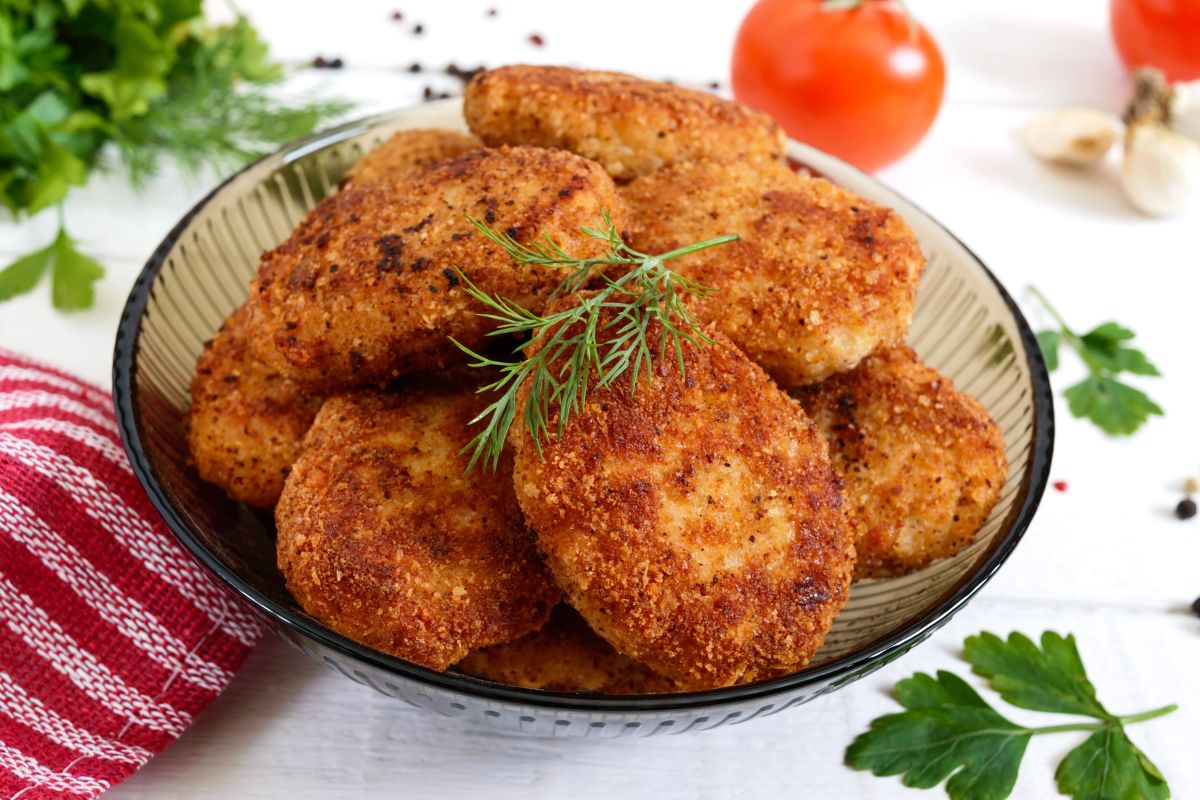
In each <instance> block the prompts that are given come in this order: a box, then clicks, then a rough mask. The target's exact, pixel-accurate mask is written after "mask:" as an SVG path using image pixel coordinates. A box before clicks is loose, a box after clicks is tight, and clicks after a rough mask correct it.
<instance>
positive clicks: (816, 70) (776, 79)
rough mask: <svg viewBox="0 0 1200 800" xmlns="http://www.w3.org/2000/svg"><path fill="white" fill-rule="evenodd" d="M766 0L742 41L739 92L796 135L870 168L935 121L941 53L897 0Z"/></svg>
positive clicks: (736, 68)
mask: <svg viewBox="0 0 1200 800" xmlns="http://www.w3.org/2000/svg"><path fill="white" fill-rule="evenodd" d="M823 5H824V2H823V0H760V2H759V3H758V4H757V5H755V6H754V7H753V8H752V9H750V13H749V14H747V15H746V19H745V20H744V21H743V22H742V27H741V29H740V30H739V31H738V34H737V40H736V41H735V43H734V46H733V93H734V96H735V97H737V99H738V100H740V101H741V102H743V103H745V104H746V105H748V106H751V107H753V108H757V109H759V110H761V111H765V112H767V113H768V114H770V115H771V116H772V117H774V118H775V119H776V120H778V122H779V124H780V125H782V126H783V128H784V130H786V131H787V132H788V135H789V136H791V137H792V138H794V139H798V140H800V141H802V142H807V143H808V144H811V145H814V146H816V147H819V148H821V149H822V150H826V151H828V152H830V153H833V154H834V155H836V156H839V157H841V158H843V159H845V160H846V161H849V162H850V163H852V164H854V165H856V166H858V167H860V168H861V169H865V170H874V169H878V168H879V167H882V166H884V165H886V164H890V163H891V162H893V161H895V160H896V159H898V158H900V157H901V156H902V155H904V154H905V153H907V152H908V151H909V150H911V149H912V148H913V147H915V146H916V144H917V142H919V141H921V138H922V137H923V136H924V135H925V133H926V132H927V131H928V130H929V126H931V125H932V124H933V120H934V118H935V117H936V116H937V113H938V108H939V107H940V106H941V104H942V90H943V89H944V87H945V83H946V72H945V67H944V65H943V63H942V54H941V52H940V51H939V50H938V47H937V45H936V44H935V43H934V41H933V39H932V37H930V35H929V33H928V32H927V31H926V30H925V29H924V28H923V27H921V26H920V25H916V26H915V27H914V28H910V27H909V20H908V17H907V16H906V15H905V13H904V10H903V9H902V8H901V7H900V6H899V5H898V4H897V3H895V2H892V1H891V0H864V2H862V3H861V4H860V5H858V6H857V7H854V8H849V9H847V8H841V9H835V8H824V7H823Z"/></svg>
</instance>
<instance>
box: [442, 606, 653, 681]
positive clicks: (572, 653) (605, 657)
mask: <svg viewBox="0 0 1200 800" xmlns="http://www.w3.org/2000/svg"><path fill="white" fill-rule="evenodd" d="M457 669H458V670H460V671H462V672H466V673H468V674H470V675H477V676H479V677H481V678H487V679H488V680H491V681H496V682H497V683H504V684H508V685H509V686H520V687H522V688H525V689H542V690H545V691H550V692H593V693H598V694H662V693H666V692H673V691H675V686H674V684H673V683H671V681H669V680H667V679H666V678H664V677H663V676H661V675H658V674H656V673H655V672H654V671H653V670H651V669H650V668H649V667H647V666H645V665H644V664H639V663H638V662H636V661H634V660H633V659H631V658H627V657H625V656H623V655H621V654H620V653H618V652H617V651H616V650H613V648H612V645H610V644H609V643H608V642H606V641H604V640H603V639H601V638H600V637H599V636H597V635H596V633H595V632H594V631H593V630H592V629H591V628H589V627H588V624H587V623H586V622H584V620H583V617H581V616H579V613H578V612H577V611H575V609H573V608H571V607H570V606H568V605H566V604H565V603H560V604H559V605H558V606H557V607H556V608H555V609H554V612H553V613H552V614H551V615H550V621H549V622H547V623H546V624H545V625H543V626H542V627H541V628H540V629H539V630H537V631H534V632H533V633H531V634H529V635H528V636H523V637H521V638H520V639H517V640H516V641H514V642H509V643H508V644H498V645H493V646H492V647H485V648H482V649H480V650H475V651H474V652H472V653H471V654H470V655H468V656H467V657H466V658H465V659H463V660H462V661H460V662H459V663H458V665H457Z"/></svg>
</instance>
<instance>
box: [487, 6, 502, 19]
mask: <svg viewBox="0 0 1200 800" xmlns="http://www.w3.org/2000/svg"><path fill="white" fill-rule="evenodd" d="M499 13H500V11H499V10H498V9H495V8H489V9H488V10H487V15H488V16H489V17H494V16H496V15H497V14H499Z"/></svg>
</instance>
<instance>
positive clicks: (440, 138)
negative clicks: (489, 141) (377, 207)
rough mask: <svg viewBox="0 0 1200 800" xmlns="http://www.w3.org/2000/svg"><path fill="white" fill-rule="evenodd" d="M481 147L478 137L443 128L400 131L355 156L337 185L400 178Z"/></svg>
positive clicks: (396, 179)
mask: <svg viewBox="0 0 1200 800" xmlns="http://www.w3.org/2000/svg"><path fill="white" fill-rule="evenodd" d="M481 147H483V142H481V141H479V139H477V138H475V137H474V136H472V135H471V134H469V133H461V132H459V131H451V130H445V129H443V128H424V129H418V130H409V131H400V132H399V133H397V134H394V135H393V136H392V137H391V138H390V139H388V140H387V141H385V142H384V143H383V144H381V145H379V147H376V148H375V149H374V150H372V151H371V152H369V153H367V154H366V155H364V156H363V157H362V158H361V159H359V161H358V163H357V164H355V165H354V166H353V167H351V168H350V169H349V170H348V171H347V172H346V174H345V176H344V177H343V178H342V180H341V183H340V184H339V185H340V186H341V187H342V188H345V187H347V186H366V185H368V184H372V183H385V182H387V181H398V180H404V179H405V178H408V177H409V176H411V175H412V174H413V173H414V172H420V171H421V170H423V169H426V168H428V167H430V166H431V165H433V164H436V163H437V162H439V161H445V160H447V159H450V158H456V157H458V156H461V155H463V154H464V153H469V152H471V151H472V150H478V149H480V148H481Z"/></svg>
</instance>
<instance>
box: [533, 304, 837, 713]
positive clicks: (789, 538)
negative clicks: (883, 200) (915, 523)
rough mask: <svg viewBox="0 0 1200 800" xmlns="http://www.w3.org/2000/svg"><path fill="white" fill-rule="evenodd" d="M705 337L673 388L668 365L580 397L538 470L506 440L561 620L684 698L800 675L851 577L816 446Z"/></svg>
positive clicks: (751, 373) (727, 351)
mask: <svg viewBox="0 0 1200 800" xmlns="http://www.w3.org/2000/svg"><path fill="white" fill-rule="evenodd" d="M551 308H552V309H553V308H556V305H552V306H551ZM712 333H713V336H714V337H715V338H716V343H715V344H712V345H709V346H707V347H705V348H704V349H703V350H697V349H696V348H694V347H691V346H687V345H685V346H684V349H683V359H684V372H681V371H680V369H679V366H678V365H677V363H676V360H675V359H674V358H670V357H668V358H664V359H659V360H656V361H655V363H654V379H653V383H651V384H647V383H645V380H644V379H645V376H644V373H643V381H642V382H641V383H640V384H639V386H638V387H637V390H636V392H634V391H631V387H630V384H629V380H628V377H625V378H623V379H621V380H618V381H617V382H616V383H614V384H612V386H611V387H610V388H603V389H598V388H593V389H592V390H590V391H589V392H588V395H587V405H586V407H585V409H584V410H583V411H582V412H578V413H576V414H573V415H572V416H571V417H570V421H569V423H568V424H567V426H566V428H565V431H564V433H563V435H562V438H561V439H560V440H558V441H554V442H550V443H544V444H543V447H542V451H543V453H544V456H545V458H544V460H543V459H541V458H539V457H538V454H537V452H536V451H535V449H534V447H533V441H532V440H531V439H530V437H529V434H528V432H527V431H526V430H525V429H524V428H519V427H517V426H514V435H513V437H512V438H513V440H514V444H515V446H516V461H515V468H514V472H513V478H514V481H515V483H516V489H517V498H518V500H519V501H520V503H521V508H522V509H523V510H524V511H525V516H526V519H527V520H528V522H529V524H530V525H531V526H532V527H533V529H534V530H535V531H536V532H537V536H538V544H539V546H540V547H541V549H542V551H543V552H544V553H545V554H546V556H547V562H548V563H549V564H550V567H551V570H552V571H553V572H554V576H555V578H556V579H557V580H558V582H559V585H560V586H562V588H563V590H564V591H565V593H566V594H567V596H568V597H569V598H570V602H571V604H572V605H573V606H575V608H576V609H578V610H579V612H580V613H581V614H582V615H583V617H584V618H585V619H586V620H587V622H588V624H589V625H591V626H592V627H593V628H594V629H595V630H596V632H597V633H599V634H600V635H601V636H603V637H604V638H605V639H607V640H608V641H609V642H610V643H611V644H612V645H613V646H614V647H615V648H616V649H617V650H618V651H619V652H621V653H623V654H625V655H627V656H629V657H631V658H634V659H636V660H638V661H641V662H643V663H645V664H647V665H648V666H649V667H651V668H652V669H654V670H655V671H656V672H659V673H661V674H663V675H665V676H667V677H668V678H671V679H672V680H674V681H675V682H676V683H678V684H679V685H680V687H681V688H683V689H705V688H711V687H718V686H728V685H731V684H733V683H736V682H738V681H749V680H755V679H756V678H759V677H764V676H767V675H774V674H777V673H779V672H780V671H790V670H794V669H797V668H799V667H801V666H803V665H804V664H805V663H806V662H807V661H808V659H809V658H810V657H811V656H812V654H813V652H814V651H815V650H816V649H817V648H818V647H819V646H820V644H821V641H822V640H823V638H824V636H825V633H826V632H827V631H828V629H829V626H830V624H831V622H832V621H833V617H834V615H835V614H836V613H837V612H838V611H839V610H840V609H841V608H842V606H843V605H844V604H845V602H846V599H847V592H848V589H849V585H850V579H851V574H852V572H853V565H854V544H853V535H852V533H851V531H850V528H849V526H848V524H847V521H846V519H845V516H844V515H843V513H842V510H841V500H840V497H839V495H838V483H837V478H836V477H835V476H834V473H833V470H832V468H831V467H830V464H829V458H828V452H827V447H826V444H825V441H824V440H823V439H822V438H821V435H820V433H819V432H818V431H817V429H816V427H815V426H814V425H813V424H812V422H811V421H809V419H808V418H807V417H806V416H805V414H804V412H803V410H801V408H800V406H799V404H798V403H797V402H796V401H795V400H793V399H792V398H790V397H788V396H787V395H785V394H784V393H783V392H781V391H780V390H779V389H778V388H776V386H775V385H774V384H773V383H772V382H771V380H770V379H769V378H768V377H767V376H766V374H765V373H764V372H763V371H762V370H760V369H759V368H758V367H756V366H755V365H754V364H753V363H752V362H751V361H750V360H749V359H747V358H746V356H745V355H743V354H742V353H741V352H740V351H739V350H737V349H736V348H735V347H733V345H732V344H730V343H729V341H728V340H727V339H725V338H724V337H723V336H721V335H720V334H719V333H716V332H715V331H713V332H712ZM658 336H659V326H658V323H653V324H652V325H651V327H650V340H651V341H652V342H657V341H658ZM593 383H594V381H593ZM527 388H528V387H527ZM521 418H522V417H521V415H520V413H518V415H517V419H518V420H520V419H521ZM556 426H557V423H556V421H554V420H551V421H550V429H551V430H554V429H555V428H556Z"/></svg>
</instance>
